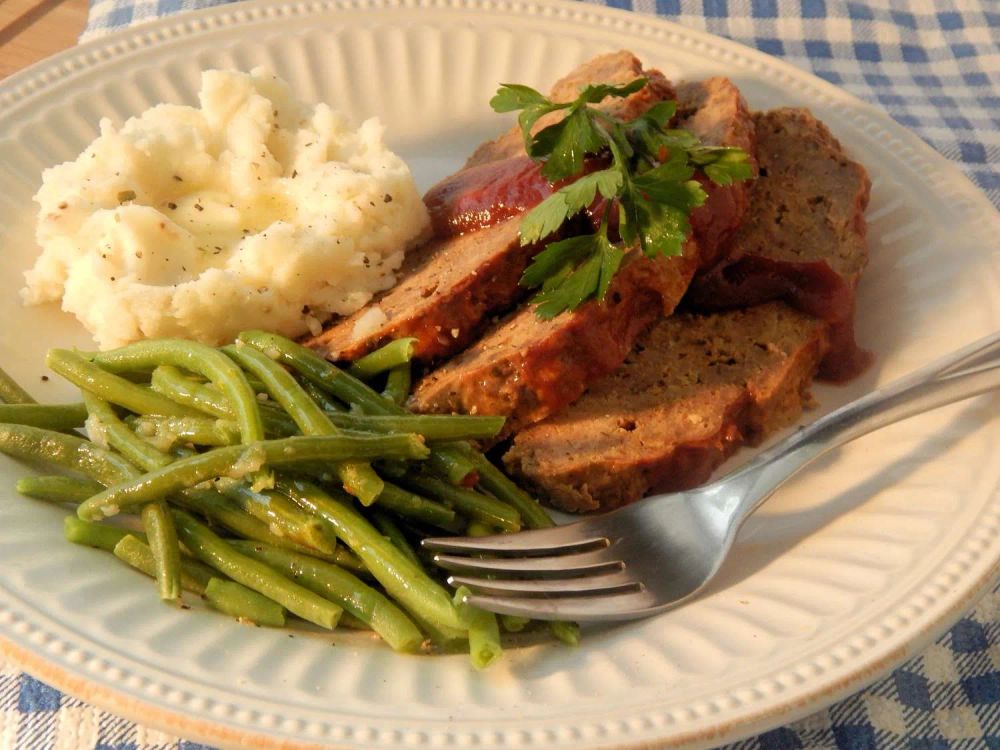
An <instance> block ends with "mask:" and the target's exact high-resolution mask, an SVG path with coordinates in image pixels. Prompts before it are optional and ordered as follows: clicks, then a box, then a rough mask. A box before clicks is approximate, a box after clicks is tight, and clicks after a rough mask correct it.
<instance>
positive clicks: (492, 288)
mask: <svg viewBox="0 0 1000 750" xmlns="http://www.w3.org/2000/svg"><path fill="white" fill-rule="evenodd" d="M519 222H520V219H510V220H508V221H505V222H504V223H502V224H498V225H496V226H494V227H489V228H487V229H483V230H481V231H479V232H476V233H474V234H467V235H462V236H459V237H450V238H448V239H436V240H432V241H431V242H429V243H427V244H426V245H423V246H421V247H419V248H417V249H415V250H412V251H410V252H409V253H408V254H407V256H406V259H405V261H404V262H403V267H402V268H401V269H400V271H399V276H400V279H401V280H400V282H399V283H398V284H397V285H396V286H394V287H393V288H392V289H390V290H389V291H388V292H385V293H384V294H383V295H382V296H381V297H379V298H378V299H376V300H375V301H374V302H373V303H371V304H369V305H368V306H366V307H364V308H362V309H361V310H359V311H358V312H356V313H354V314H353V315H350V316H348V317H346V318H343V319H342V320H339V321H337V322H336V323H334V324H333V325H332V326H331V327H330V328H328V329H327V330H325V331H323V333H321V334H320V335H318V336H316V337H314V338H312V339H310V340H309V341H307V342H306V344H307V345H308V346H310V347H311V348H313V349H316V350H317V351H319V352H321V353H322V354H323V356H325V357H327V358H328V359H331V360H341V359H347V360H353V359H357V358H358V357H361V356H363V355H365V354H367V353H368V352H370V351H373V350H374V349H377V348H378V347H379V346H381V345H382V344H385V343H387V342H388V341H391V340H392V339H394V338H401V337H405V336H413V337H415V338H416V339H417V343H416V345H415V347H416V348H415V351H414V356H415V357H417V358H418V359H421V360H423V361H428V360H433V359H437V358H440V357H445V356H447V355H449V354H451V353H452V352H454V351H457V350H459V349H462V348H464V347H465V346H467V345H468V344H469V342H470V341H472V340H473V338H474V337H475V335H476V334H477V333H478V332H479V331H480V330H481V325H482V323H483V321H485V320H486V318H487V316H489V315H490V314H492V313H493V312H494V311H496V310H497V309H498V306H508V305H510V304H511V303H512V302H513V301H514V300H515V299H516V298H517V296H518V294H519V288H518V284H517V282H518V280H519V279H520V278H521V273H522V272H523V271H524V269H525V268H526V267H527V265H528V262H529V261H530V260H531V256H532V255H534V254H535V253H536V252H537V251H538V248H537V247H534V246H528V247H522V246H521V241H520V238H519V236H518V224H519Z"/></svg>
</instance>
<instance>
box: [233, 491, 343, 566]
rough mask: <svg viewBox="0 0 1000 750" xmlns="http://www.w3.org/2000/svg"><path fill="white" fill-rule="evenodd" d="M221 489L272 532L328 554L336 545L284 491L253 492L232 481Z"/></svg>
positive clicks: (322, 528)
mask: <svg viewBox="0 0 1000 750" xmlns="http://www.w3.org/2000/svg"><path fill="white" fill-rule="evenodd" d="M222 493H223V494H224V495H225V496H226V497H228V498H229V499H230V500H232V501H233V502H234V503H236V505H237V506H239V507H240V508H241V509H242V510H243V511H244V512H245V513H247V514H248V515H250V516H253V517H254V518H256V519H257V520H258V521H261V522H263V523H265V524H267V528H268V530H269V531H270V532H271V533H272V534H274V535H275V536H280V537H283V538H285V539H289V540H291V541H293V542H297V543H299V544H301V545H303V546H305V547H310V548H312V549H315V550H318V551H319V552H322V553H324V554H327V555H332V554H333V552H334V550H335V549H336V546H337V545H336V539H335V538H333V537H332V535H331V534H329V532H328V531H327V527H326V525H325V524H324V523H323V522H322V521H320V520H319V519H318V518H315V517H313V516H311V515H309V514H308V513H306V512H305V511H304V510H302V509H301V508H300V507H299V506H297V505H296V504H295V503H293V502H292V501H291V500H289V499H288V498H287V497H285V496H284V495H281V494H279V493H277V492H268V491H266V490H265V491H263V492H254V491H253V490H252V489H251V488H250V487H248V486H247V485H245V484H233V485H232V486H230V487H226V488H224V489H223V490H222Z"/></svg>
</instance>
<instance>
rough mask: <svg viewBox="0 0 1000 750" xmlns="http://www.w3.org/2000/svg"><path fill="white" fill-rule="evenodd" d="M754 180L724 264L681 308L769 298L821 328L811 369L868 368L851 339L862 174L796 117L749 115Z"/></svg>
mask: <svg viewBox="0 0 1000 750" xmlns="http://www.w3.org/2000/svg"><path fill="white" fill-rule="evenodd" d="M754 119H755V124H756V133H757V158H758V162H759V166H760V176H759V178H758V179H757V180H756V181H755V182H754V185H753V188H752V189H751V192H750V210H749V212H748V214H747V218H746V220H745V221H744V222H743V224H742V225H741V226H740V228H739V229H738V230H737V232H736V233H735V235H734V237H733V239H732V241H731V243H730V246H729V250H728V252H727V255H726V258H725V259H724V260H722V261H721V262H720V263H718V264H717V265H716V266H715V267H714V268H712V269H711V270H709V271H708V272H706V273H705V274H703V275H702V276H700V277H699V278H697V279H696V280H695V282H694V283H693V284H692V288H691V291H690V293H689V294H688V297H687V299H686V304H688V305H690V306H691V307H693V308H695V309H701V310H713V309H720V308H727V307H742V306H745V305H751V304H757V303H759V302H763V301H766V300H771V299H784V300H785V301H787V302H788V303H789V304H792V305H794V306H795V307H797V308H799V309H800V310H803V311H805V312H808V313H810V314H812V315H815V316H816V317H819V318H822V319H824V320H826V321H827V322H828V323H829V324H830V339H831V348H830V351H829V353H828V354H827V356H826V358H825V359H824V361H823V365H822V367H821V370H820V374H821V375H822V376H824V377H827V378H830V379H834V380H843V379H846V378H848V377H851V376H852V375H854V374H856V373H857V372H859V371H860V370H861V369H863V368H864V366H865V364H867V362H868V360H869V358H870V357H869V355H867V353H865V352H863V351H862V350H860V349H859V348H858V347H857V345H856V344H855V341H854V324H853V320H854V292H855V288H856V286H857V283H858V279H859V278H860V277H861V273H862V271H863V270H864V268H865V265H866V263H867V261H868V243H867V236H866V234H867V229H866V225H865V217H864V212H865V208H866V207H867V205H868V197H869V191H870V187H871V183H870V181H869V179H868V174H867V173H866V172H865V169H864V167H862V166H861V165H860V164H858V163H857V162H854V161H852V160H851V159H849V158H848V157H847V155H846V154H845V153H844V149H843V148H842V147H841V145H840V143H839V142H838V141H837V139H836V138H834V137H833V135H831V133H830V131H829V130H828V129H827V128H826V126H825V125H823V123H821V122H820V121H819V120H817V119H816V118H815V117H813V116H812V114H810V113H809V112H808V111H807V110H804V109H791V108H788V109H776V110H773V111H770V112H764V113H758V114H757V115H755V118H754Z"/></svg>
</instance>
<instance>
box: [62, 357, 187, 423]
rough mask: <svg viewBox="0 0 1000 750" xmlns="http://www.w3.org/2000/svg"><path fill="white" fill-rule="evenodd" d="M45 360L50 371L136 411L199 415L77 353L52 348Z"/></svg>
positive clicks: (81, 388) (180, 415) (141, 412)
mask: <svg viewBox="0 0 1000 750" xmlns="http://www.w3.org/2000/svg"><path fill="white" fill-rule="evenodd" d="M45 363H46V364H47V365H48V366H49V369H50V370H52V371H53V372H56V373H58V374H59V375H62V376H63V377H64V378H66V380H68V381H69V382H71V383H72V384H73V385H75V386H77V387H78V388H80V390H82V391H88V392H90V393H93V394H94V395H96V396H100V397H101V398H103V399H104V400H105V401H110V402H111V403H113V404H118V405H119V406H124V407H125V408H126V409H128V410H129V411H134V412H135V413H136V414H163V415H165V416H173V417H190V416H195V415H196V413H195V412H193V411H192V410H191V409H189V408H188V407H186V406H182V405H181V404H178V403H177V402H175V401H171V400H170V399H169V398H165V397H164V396H161V395H160V394H159V393H156V392H154V391H151V390H149V389H148V388H144V387H143V386H141V385H136V384H135V383H132V382H129V381H128V380H126V379H125V378H122V377H119V376H118V375H115V374H113V373H110V372H107V371H105V370H103V369H101V368H100V367H98V366H97V365H95V364H94V363H93V362H90V361H88V360H86V359H85V358H83V357H82V356H80V355H79V354H77V353H76V352H71V351H68V350H66V349H50V350H49V353H48V354H47V355H46V356H45Z"/></svg>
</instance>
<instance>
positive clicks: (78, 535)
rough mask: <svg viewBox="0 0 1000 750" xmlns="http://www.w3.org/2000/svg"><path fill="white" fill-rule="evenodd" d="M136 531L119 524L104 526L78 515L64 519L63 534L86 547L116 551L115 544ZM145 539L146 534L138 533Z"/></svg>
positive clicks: (69, 540) (67, 539) (74, 542)
mask: <svg viewBox="0 0 1000 750" xmlns="http://www.w3.org/2000/svg"><path fill="white" fill-rule="evenodd" d="M134 533H135V532H132V531H128V530H126V529H120V528H118V527H117V526H104V525H103V524H99V523H91V522H90V521H81V520H80V519H79V518H77V517H76V516H66V518H64V519H63V536H65V537H66V541H68V542H73V544H80V545H83V546H84V547H93V548H95V549H103V550H104V551H106V552H114V551H115V545H116V544H118V542H120V541H121V540H122V539H123V538H124V537H126V536H128V535H129V534H134ZM137 536H141V537H142V538H143V539H145V538H146V535H145V534H141V535H137Z"/></svg>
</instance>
